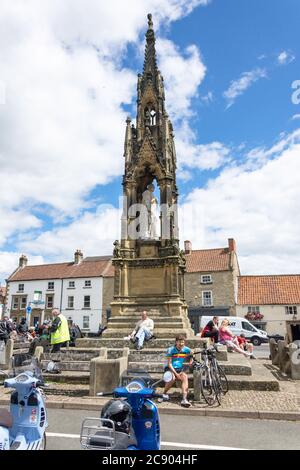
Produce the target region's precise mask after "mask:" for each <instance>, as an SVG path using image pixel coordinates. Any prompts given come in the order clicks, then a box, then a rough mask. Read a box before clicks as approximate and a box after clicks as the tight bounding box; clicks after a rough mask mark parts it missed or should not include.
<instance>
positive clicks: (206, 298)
mask: <svg viewBox="0 0 300 470" xmlns="http://www.w3.org/2000/svg"><path fill="white" fill-rule="evenodd" d="M185 257H186V272H185V274H184V298H185V301H186V303H187V305H188V311H189V318H190V321H191V323H192V326H193V328H194V330H195V331H196V332H198V331H199V325H200V319H201V316H204V315H205V316H210V315H212V316H214V315H220V316H228V315H236V302H237V290H238V276H239V275H240V270H239V264H238V258H237V252H236V243H235V240H234V239H232V238H230V239H229V240H228V246H227V247H224V248H213V249H209V250H192V245H191V242H189V241H186V242H185Z"/></svg>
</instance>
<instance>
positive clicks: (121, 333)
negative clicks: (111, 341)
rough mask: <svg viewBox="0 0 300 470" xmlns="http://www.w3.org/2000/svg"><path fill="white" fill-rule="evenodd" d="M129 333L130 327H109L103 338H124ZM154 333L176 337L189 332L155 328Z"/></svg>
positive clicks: (165, 336) (164, 336)
mask: <svg viewBox="0 0 300 470" xmlns="http://www.w3.org/2000/svg"><path fill="white" fill-rule="evenodd" d="M129 333H130V330H128V328H120V329H118V330H116V329H110V328H108V329H107V330H105V331H104V333H103V334H102V338H103V339H106V338H122V339H123V338H124V337H126V336H128V334H129ZM154 334H155V336H156V337H157V338H172V339H174V337H175V336H176V335H183V336H185V337H186V336H187V334H186V333H185V332H184V331H183V330H182V329H177V330H175V329H171V330H170V329H165V328H161V329H160V328H155V332H154Z"/></svg>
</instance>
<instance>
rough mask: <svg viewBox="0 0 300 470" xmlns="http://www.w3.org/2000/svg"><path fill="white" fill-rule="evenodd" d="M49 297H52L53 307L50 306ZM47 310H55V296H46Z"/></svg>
mask: <svg viewBox="0 0 300 470" xmlns="http://www.w3.org/2000/svg"><path fill="white" fill-rule="evenodd" d="M49 297H50V298H51V297H52V305H49ZM46 308H47V309H49V310H50V308H54V294H51V295H46Z"/></svg>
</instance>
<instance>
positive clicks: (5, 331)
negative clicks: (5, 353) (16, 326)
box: [0, 316, 13, 344]
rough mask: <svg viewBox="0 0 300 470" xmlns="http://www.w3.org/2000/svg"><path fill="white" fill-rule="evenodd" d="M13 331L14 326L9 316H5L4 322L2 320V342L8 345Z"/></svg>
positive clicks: (0, 338) (0, 323)
mask: <svg viewBox="0 0 300 470" xmlns="http://www.w3.org/2000/svg"><path fill="white" fill-rule="evenodd" d="M12 330H13V327H12V324H11V322H10V321H9V318H8V317H7V316H4V317H3V318H2V320H1V319H0V341H4V343H5V344H6V343H7V340H8V338H9V337H10V333H11V332H12Z"/></svg>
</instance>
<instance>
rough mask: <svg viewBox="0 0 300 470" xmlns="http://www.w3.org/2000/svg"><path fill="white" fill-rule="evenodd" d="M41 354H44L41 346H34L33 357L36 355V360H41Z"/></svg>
mask: <svg viewBox="0 0 300 470" xmlns="http://www.w3.org/2000/svg"><path fill="white" fill-rule="evenodd" d="M43 354H44V348H43V346H36V348H35V350H34V354H33V357H36V359H37V361H38V362H41V357H42V355H43Z"/></svg>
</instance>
